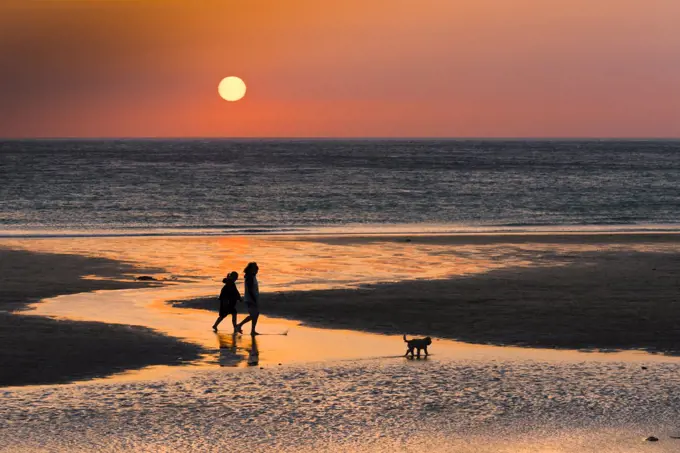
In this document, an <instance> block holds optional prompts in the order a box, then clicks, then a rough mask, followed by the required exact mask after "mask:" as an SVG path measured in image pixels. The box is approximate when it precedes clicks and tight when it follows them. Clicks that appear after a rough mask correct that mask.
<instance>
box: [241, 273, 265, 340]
mask: <svg viewBox="0 0 680 453" xmlns="http://www.w3.org/2000/svg"><path fill="white" fill-rule="evenodd" d="M259 270H260V268H259V267H258V266H257V263H255V262H251V263H248V265H247V266H246V268H245V269H244V270H243V273H244V274H245V275H244V277H243V278H244V280H245V282H246V285H245V286H246V292H245V297H244V300H245V302H246V305H248V316H246V318H245V319H244V320H243V321H241V322H240V323H238V325H237V327H238V330H239V331H240V330H241V327H243V324H245V323H247V322H248V321H251V322H252V323H253V324H252V327H251V330H250V334H251V335H259V333H257V331H256V330H255V327H256V326H257V318H259V317H260V307H259V303H260V288H259V286H258V284H257V272H258V271H259Z"/></svg>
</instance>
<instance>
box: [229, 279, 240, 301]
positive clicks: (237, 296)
mask: <svg viewBox="0 0 680 453" xmlns="http://www.w3.org/2000/svg"><path fill="white" fill-rule="evenodd" d="M230 293H231V294H230V296H231V300H233V301H237V300H241V293H239V292H238V288H237V287H236V283H232V285H231V288H230Z"/></svg>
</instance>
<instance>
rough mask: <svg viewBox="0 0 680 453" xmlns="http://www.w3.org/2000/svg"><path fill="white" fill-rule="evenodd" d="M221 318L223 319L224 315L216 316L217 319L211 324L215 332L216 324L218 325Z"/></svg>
mask: <svg viewBox="0 0 680 453" xmlns="http://www.w3.org/2000/svg"><path fill="white" fill-rule="evenodd" d="M223 319H224V316H218V317H217V321H215V324H213V326H212V328H213V330H214V331H215V332H217V326H219V325H220V323H221V322H222V320H223Z"/></svg>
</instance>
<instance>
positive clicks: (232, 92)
mask: <svg viewBox="0 0 680 453" xmlns="http://www.w3.org/2000/svg"><path fill="white" fill-rule="evenodd" d="M217 92H218V93H220V96H221V97H222V99H224V100H225V101H230V102H234V101H238V100H239V99H241V98H243V96H245V94H246V84H245V83H244V82H243V80H241V79H239V78H238V77H234V76H229V77H225V78H224V79H222V81H221V82H220V84H219V86H218V87H217Z"/></svg>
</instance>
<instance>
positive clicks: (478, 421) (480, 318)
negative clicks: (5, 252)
mask: <svg viewBox="0 0 680 453" xmlns="http://www.w3.org/2000/svg"><path fill="white" fill-rule="evenodd" d="M341 239H342V244H338V245H329V244H327V243H324V242H314V241H315V240H312V239H308V238H304V239H300V238H277V239H275V240H272V239H267V238H262V239H248V240H247V244H245V245H244V242H245V241H242V240H240V241H234V240H228V241H221V240H219V239H218V240H216V239H200V240H191V241H186V240H185V239H183V238H175V239H173V240H165V239H164V240H162V241H147V240H140V241H139V242H136V241H130V240H127V239H126V240H120V241H110V242H107V241H89V240H88V241H85V242H77V241H76V242H71V241H52V242H50V241H46V242H44V243H43V244H41V246H44V247H45V248H52V249H54V250H59V249H64V248H69V249H70V250H71V251H73V250H74V249H75V248H82V250H87V251H89V253H90V254H94V255H95V256H100V255H104V256H107V257H108V258H120V257H121V254H122V253H127V254H136V255H137V256H138V257H139V262H140V263H154V264H155V263H161V262H167V263H168V265H169V266H168V268H171V269H172V270H171V271H170V273H171V274H172V275H177V274H179V275H182V276H188V277H192V278H193V281H191V282H181V283H179V284H165V285H163V286H160V287H142V288H136V289H123V290H118V291H96V292H93V293H79V294H71V295H65V296H58V297H52V298H47V299H42V301H41V302H38V303H35V304H32V305H31V308H32V309H33V310H31V312H30V313H31V315H32V317H34V318H35V319H42V318H41V316H55V317H58V318H60V319H70V320H83V321H84V320H89V321H101V322H105V323H119V324H132V323H137V324H141V325H144V326H146V327H149V328H151V329H153V330H154V331H156V332H162V333H165V334H166V335H168V336H172V337H176V338H179V339H183V340H185V341H189V342H193V343H198V344H200V345H202V346H203V348H204V349H206V350H208V353H207V354H206V356H207V358H206V357H205V356H204V358H203V359H201V360H204V359H205V363H204V365H205V366H200V364H198V365H197V364H196V363H193V364H192V365H191V366H185V367H159V368H162V369H163V370H160V371H162V372H160V373H156V371H159V370H155V369H154V370H152V369H151V368H154V367H151V368H146V369H143V370H140V371H136V372H132V373H125V374H124V375H114V376H110V377H109V378H106V379H103V380H96V381H89V382H87V383H84V382H79V383H74V384H70V385H63V386H62V385H60V386H53V385H48V386H37V387H34V386H24V387H11V388H10V387H5V388H3V389H0V398H2V404H1V405H0V439H2V440H0V451H3V452H4V451H8V452H9V451H12V452H16V451H55V452H61V451H64V452H65V451H68V452H72V451H91V450H92V449H97V450H100V451H112V452H113V451H142V452H144V451H148V452H152V451H159V450H163V451H218V450H229V451H231V450H235V449H237V448H238V449H244V450H248V451H302V452H312V451H314V452H320V451H329V452H330V451H365V452H392V451H423V450H427V451H433V452H439V451H442V452H444V451H460V452H463V453H473V452H474V453H482V452H484V453H485V452H489V453H490V452H507V453H510V452H513V453H514V452H517V451H523V452H527V453H529V452H531V453H538V452H546V451H551V452H563V453H576V452H583V451H592V452H611V453H613V452H617V453H620V452H631V453H632V452H638V451H641V450H643V449H644V450H645V451H663V452H671V451H676V450H677V448H678V445H680V441H678V440H676V439H674V438H672V437H671V436H677V435H679V434H680V433H679V432H678V431H677V423H676V422H677V420H678V410H677V408H678V407H679V406H678V403H679V401H678V398H677V397H676V396H675V393H676V392H675V389H676V388H677V387H678V385H680V381H679V378H678V376H680V373H679V371H680V363H679V362H678V360H680V359H679V358H678V357H669V356H665V355H662V354H656V355H650V354H647V353H644V352H640V351H634V352H621V353H586V352H576V351H572V350H559V351H556V350H551V349H532V348H526V347H524V348H514V347H508V346H504V347H497V346H487V345H469V344H461V343H456V342H453V341H450V340H443V339H437V338H435V342H434V344H433V346H432V349H431V352H432V353H433V355H432V356H431V357H430V358H428V359H427V360H406V359H404V358H403V357H400V355H401V354H402V353H403V347H404V345H403V342H402V341H401V339H400V338H399V337H398V336H389V335H376V334H370V333H361V332H356V331H344V330H335V329H334V328H337V327H340V326H343V325H348V326H355V327H356V328H359V329H365V330H372V331H374V332H388V331H390V330H389V329H390V328H394V329H395V331H396V329H398V328H400V326H398V325H397V326H396V327H395V326H394V325H391V324H388V323H384V322H383V323H382V324H378V323H376V324H375V325H374V326H366V325H363V326H362V325H358V324H355V323H356V319H364V318H365V319H368V320H370V316H376V318H375V319H378V318H380V319H393V320H395V322H408V325H409V329H408V332H409V333H417V332H418V331H417V330H416V329H415V328H414V327H413V325H414V323H416V320H417V319H422V321H421V322H422V323H423V324H422V325H424V326H425V327H424V328H423V333H430V334H431V332H430V331H431V330H434V329H435V328H438V329H440V330H441V332H444V333H446V332H448V333H449V335H442V336H449V337H451V338H459V336H458V333H457V332H455V331H454V330H453V329H451V326H452V325H454V324H453V323H455V322H456V321H455V319H453V320H452V319H448V318H444V316H450V315H452V313H453V316H454V317H455V316H468V317H469V318H468V321H470V322H468V324H470V323H471V322H472V321H473V320H476V322H477V323H480V322H492V324H491V327H488V328H487V327H485V326H481V327H483V328H481V327H480V326H478V325H476V326H474V327H475V328H474V329H473V328H470V329H469V330H468V331H467V332H468V333H470V334H471V335H480V333H486V334H488V332H489V331H490V332H492V333H493V332H494V329H496V330H499V331H500V334H497V335H501V336H505V335H507V334H508V332H510V333H512V335H523V334H524V335H526V332H525V331H524V330H523V329H524V328H526V329H533V330H532V331H530V332H529V333H531V332H538V333H540V334H541V335H539V336H538V337H539V338H543V336H544V335H547V334H551V335H553V337H552V338H549V340H550V341H551V342H552V341H555V339H560V338H567V340H568V341H569V342H570V344H573V343H571V342H573V341H574V340H573V338H571V337H569V336H568V335H569V332H571V331H574V332H577V333H580V334H584V333H588V332H589V331H588V330H584V329H583V328H582V327H581V326H580V325H579V322H581V321H578V320H577V321H575V320H574V319H573V318H569V316H572V315H573V313H580V314H583V313H585V314H586V315H588V316H594V315H596V314H597V313H614V315H611V316H610V315H608V316H607V317H613V318H616V319H615V321H616V323H618V324H616V323H615V324H612V325H611V326H610V327H609V329H615V328H618V327H616V326H617V325H621V322H622V321H626V320H628V319H638V316H639V312H640V311H644V312H645V316H650V315H648V314H647V313H648V312H649V313H653V314H654V315H653V316H652V317H651V318H649V323H650V324H652V323H654V324H656V323H660V322H672V319H671V318H673V316H669V315H668V313H670V312H669V311H668V310H672V307H671V305H672V303H673V302H672V300H671V299H675V297H676V294H677V292H673V291H674V290H677V274H676V269H678V266H677V264H678V256H680V247H679V246H678V244H677V243H675V242H674V241H666V242H647V241H640V242H638V241H632V242H627V243H618V244H609V245H607V244H604V243H595V244H585V245H584V244H583V243H582V242H579V240H578V238H575V239H573V240H570V241H571V242H569V243H567V244H561V243H560V244H555V243H552V244H551V243H549V241H548V242H545V243H540V244H529V245H527V244H524V243H521V244H514V245H513V244H510V245H508V244H506V243H498V244H497V243H490V244H489V243H481V244H476V245H474V246H472V247H470V246H468V245H465V244H453V245H452V244H447V243H445V239H437V241H444V242H443V243H437V244H418V243H415V244H414V243H413V242H410V243H408V242H405V238H403V237H402V238H381V239H380V240H379V241H377V242H376V241H372V242H370V243H365V244H359V243H353V242H352V239H349V238H341ZM319 240H321V239H319ZM412 241H414V240H413V239H412ZM234 243H237V244H238V243H240V244H241V246H243V248H242V250H246V251H247V253H248V254H243V255H241V254H240V253H239V254H238V255H239V256H238V257H236V258H238V259H237V260H236V259H234V260H233V261H232V259H231V258H229V259H228V260H225V258H224V256H223V254H222V251H223V249H222V248H220V247H224V248H227V247H229V246H231V245H232V244H234ZM159 244H163V245H165V246H166V247H165V248H162V247H161V248H159V247H158V245H159ZM92 245H94V246H97V247H99V248H94V247H91V246H92ZM138 245H140V246H141V247H136V246H138ZM197 245H200V246H201V247H203V248H200V247H197ZM27 246H29V247H34V248H37V243H36V242H32V241H30V242H29V243H27ZM145 247H146V248H145ZM144 250H146V252H143V251H144ZM204 250H207V251H208V252H211V253H213V255H210V254H207V253H205V252H204ZM121 252H122V253H121ZM173 256H174V257H176V258H177V259H176V260H174V261H173V260H172V259H170V258H172V257H173ZM250 259H255V260H257V261H258V262H260V264H261V268H262V269H263V272H262V275H261V277H262V278H261V279H260V285H261V288H262V289H263V291H265V293H264V294H263V300H262V309H263V312H264V313H265V314H271V313H276V314H277V315H279V316H282V315H285V316H289V317H291V318H298V317H299V318H300V319H305V316H306V317H307V318H308V319H307V320H308V322H309V323H310V324H315V325H319V326H324V328H323V329H316V328H308V327H299V326H297V325H296V323H295V322H294V321H289V320H285V319H281V318H279V319H272V318H268V317H265V318H263V319H262V323H261V324H262V325H261V329H262V331H263V332H266V333H277V332H281V330H282V329H284V328H285V329H289V328H290V332H289V334H288V335H287V336H279V335H266V336H262V337H258V338H257V340H256V341H253V340H252V339H251V338H250V336H248V335H245V336H237V337H236V338H234V337H232V336H231V335H229V334H228V329H227V332H221V333H219V334H214V333H213V332H212V331H211V330H210V329H209V325H210V324H211V323H212V321H213V320H214V317H215V313H213V312H211V311H206V310H193V309H187V308H177V307H173V306H170V305H168V304H167V301H169V300H185V301H186V300H194V299H196V298H197V297H199V296H207V295H211V297H210V300H205V301H204V304H206V305H205V307H206V308H215V309H216V307H217V303H216V300H215V295H216V294H217V292H218V291H219V288H220V286H221V285H220V284H219V279H221V276H222V274H221V271H223V270H225V269H226V270H230V269H232V268H235V269H240V268H241V267H240V266H241V265H242V261H246V260H250ZM124 261H127V260H124ZM650 266H653V267H650ZM645 267H649V269H647V270H645ZM216 268H219V269H218V270H219V271H220V273H217V272H212V271H210V269H216ZM421 271H422V273H421ZM206 275H210V277H208V278H206V277H201V276H206ZM421 276H423V277H426V278H425V279H423V280H416V281H413V280H405V278H410V279H412V278H413V277H421ZM370 281H378V282H382V283H381V284H380V285H379V286H377V287H372V288H369V289H366V288H364V289H357V287H359V286H360V285H362V284H365V283H366V282H370ZM674 285H675V286H674ZM324 287H325V289H323V290H319V288H324ZM293 289H305V290H306V291H300V292H297V293H295V296H296V297H292V296H293V292H292V291H291V290H293ZM276 291H285V296H282V295H279V296H278V297H279V298H280V299H277V296H276V295H275V292H276ZM378 294H380V296H378ZM593 295H595V296H597V297H592V296H593ZM322 296H323V297H322ZM433 296H437V297H433ZM548 296H549V297H550V298H548ZM305 297H311V298H320V299H315V301H314V302H313V303H312V302H311V300H312V299H304V298H305ZM356 298H358V299H356ZM650 298H651V302H650ZM508 301H510V302H514V305H513V304H508ZM546 301H547V302H546ZM593 301H594V302H593ZM621 301H624V302H625V303H624V304H623V305H622V304H621ZM550 302H552V303H550ZM298 304H299V306H298ZM421 304H422V306H423V307H426V308H428V309H429V310H431V313H430V314H427V313H425V314H424V313H422V311H423V310H420V311H419V312H417V313H416V311H415V310H412V311H408V310H409V309H408V307H411V309H413V308H415V307H417V306H419V305H421ZM570 304H571V305H570ZM592 305H594V309H593V311H588V310H590V307H591V306H592ZM364 306H365V307H364ZM451 306H453V308H451ZM622 306H623V307H628V309H625V310H623V309H622V308H621V307H622ZM651 306H654V307H657V308H658V310H650V309H649V308H650V307H651ZM286 307H288V308H286ZM290 307H292V308H290ZM640 307H643V308H640ZM284 308H286V310H288V311H285V310H284ZM454 309H455V310H454ZM473 309H475V310H473ZM362 310H363V311H362ZM402 310H404V311H406V313H407V314H406V315H405V316H404V317H402V318H399V316H398V313H396V312H400V311H402ZM451 310H454V311H451ZM494 310H498V311H499V312H500V313H501V315H502V316H501V315H498V316H493V311H494ZM489 313H491V315H490V314H489ZM661 313H663V314H664V316H666V318H668V319H661V318H662V317H663V316H662V314H661ZM362 316H363V317H362ZM27 317H28V316H27ZM316 317H318V318H316ZM520 317H523V318H528V319H513V318H520ZM534 317H535V318H536V319H537V320H536V321H534V320H533V319H534ZM551 317H556V318H558V320H557V321H554V323H555V324H556V325H557V324H560V323H561V324H564V328H563V330H562V331H559V330H557V331H555V332H553V331H552V330H553V329H555V328H559V326H557V327H556V326H555V325H553V326H550V328H549V329H547V328H544V327H543V326H542V325H541V322H539V321H542V322H546V321H549V318H551ZM565 317H566V318H565ZM487 318H490V319H491V320H490V321H488V320H487ZM562 318H565V319H562ZM619 318H620V319H619ZM577 319H579V318H577ZM343 323H344V324H343ZM76 324H78V323H76ZM659 325H663V324H659ZM503 326H505V327H506V328H507V329H508V331H503V330H502V328H503ZM521 326H525V327H521ZM329 327H331V328H329ZM458 327H460V328H463V326H462V325H461V324H459V325H458ZM586 327H588V326H586ZM589 327H593V326H592V325H591V326H589ZM640 328H641V329H642V330H641V331H642V332H646V333H647V334H649V332H650V331H652V330H653V329H652V328H651V326H650V327H648V328H646V327H645V326H644V325H641V326H640ZM512 329H514V330H512ZM631 329H632V328H629V330H631ZM645 329H646V330H645ZM657 330H659V329H657ZM612 332H615V330H612ZM399 333H401V332H399ZM591 333H592V332H591ZM629 333H630V332H629V331H628V332H625V335H626V337H624V336H623V335H620V338H615V340H616V341H617V343H616V344H619V345H620V344H621V341H622V340H625V339H626V338H627V335H628V334H629ZM512 335H508V336H510V337H512ZM655 336H656V335H655ZM605 337H606V336H605ZM475 338H477V339H476V340H474V341H479V342H484V341H489V340H488V339H484V340H481V339H479V337H475ZM643 339H646V338H643ZM652 340H655V339H654V338H653V339H652ZM670 340H672V338H670ZM491 341H492V342H495V341H498V342H499V343H500V342H501V341H500V340H499V339H498V338H495V339H493V338H492V339H491ZM580 341H582V340H578V341H576V343H578V342H580ZM519 344H521V343H519ZM645 344H647V343H645ZM619 347H622V346H619ZM647 347H650V346H649V345H648V346H647ZM670 350H674V349H672V348H671V349H670ZM255 352H256V354H255ZM252 355H256V356H258V358H259V363H258V366H247V363H248V362H250V359H251V356H252ZM279 363H282V365H279ZM244 365H245V366H244ZM146 371H148V373H147V372H146ZM650 435H654V436H657V437H658V438H659V439H660V441H659V442H656V443H653V444H652V443H649V442H644V438H646V437H647V436H650Z"/></svg>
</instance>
